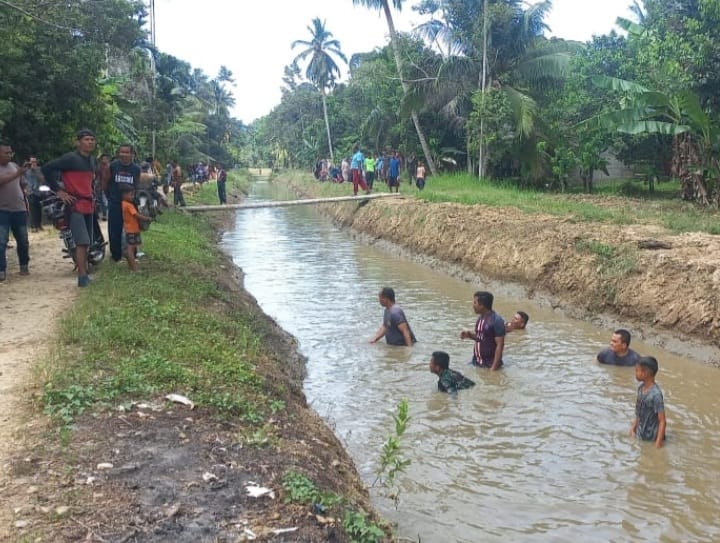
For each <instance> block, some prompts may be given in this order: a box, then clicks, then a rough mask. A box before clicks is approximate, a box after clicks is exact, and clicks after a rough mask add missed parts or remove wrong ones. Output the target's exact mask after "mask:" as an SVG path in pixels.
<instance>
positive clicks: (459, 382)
mask: <svg viewBox="0 0 720 543" xmlns="http://www.w3.org/2000/svg"><path fill="white" fill-rule="evenodd" d="M430 372H431V373H434V374H435V375H437V376H438V377H439V379H438V390H439V391H440V392H450V393H455V392H457V391H458V390H461V389H463V388H470V387H473V386H475V383H474V382H473V381H471V380H470V379H468V378H467V377H465V376H464V375H463V374H462V373H460V372H459V371H455V370H451V369H450V355H449V354H447V353H446V352H444V351H435V352H434V353H433V354H432V356H431V357H430Z"/></svg>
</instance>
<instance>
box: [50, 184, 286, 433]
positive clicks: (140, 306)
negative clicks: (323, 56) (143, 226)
mask: <svg viewBox="0 0 720 543" xmlns="http://www.w3.org/2000/svg"><path fill="white" fill-rule="evenodd" d="M243 182H246V180H245V179H244V178H239V177H238V176H235V177H234V178H233V180H231V181H230V182H229V183H231V189H232V188H240V186H241V183H243ZM214 187H215V185H214V184H212V185H210V184H207V185H206V186H205V187H203V189H202V191H201V192H199V193H198V194H197V195H196V196H193V197H192V199H197V200H200V201H207V200H209V196H210V195H211V191H212V190H213V189H214ZM189 198H190V195H189ZM213 237H214V232H213V230H212V228H211V225H210V223H209V222H208V221H207V220H206V219H205V218H204V217H197V216H193V215H186V214H183V213H176V212H174V211H170V212H166V213H165V214H163V215H162V216H161V217H160V219H159V220H158V221H157V222H155V223H154V224H153V225H152V226H151V228H150V230H149V231H148V232H146V233H145V234H143V241H144V245H143V250H144V251H145V252H146V253H147V254H148V255H149V257H148V259H147V260H145V261H143V262H141V266H140V271H139V272H138V273H137V274H132V273H130V272H129V270H128V268H127V266H126V265H125V264H124V262H121V263H119V264H115V263H113V262H111V261H109V262H107V263H105V265H104V266H103V268H102V271H101V274H100V276H99V277H98V278H97V279H96V280H95V281H94V283H93V285H92V288H90V289H87V291H84V292H83V295H82V296H80V298H79V300H78V302H77V303H76V304H75V305H74V306H73V307H72V308H71V309H70V310H69V311H68V313H67V315H66V316H65V317H64V318H63V319H62V321H61V323H60V327H59V338H60V345H59V349H58V356H57V357H56V359H55V360H54V361H53V364H52V365H51V366H49V367H48V368H47V369H46V370H45V372H46V378H45V380H46V385H45V388H44V394H43V404H44V406H45V410H46V411H47V412H48V413H49V414H50V415H57V416H60V417H61V418H62V419H63V420H64V421H66V422H67V421H69V420H71V419H72V417H73V416H74V415H77V414H79V413H82V412H83V411H85V410H86V409H88V408H90V407H97V406H107V405H113V404H115V403H118V402H124V401H130V400H133V399H138V398H143V397H147V395H150V394H160V393H170V392H181V393H183V394H187V395H189V396H191V397H192V398H193V401H195V402H196V403H197V404H198V405H204V406H212V407H214V408H216V409H217V410H218V412H219V413H225V414H228V415H233V416H241V417H243V418H245V419H247V420H248V421H252V422H258V421H260V420H262V419H263V417H264V416H266V415H267V414H268V413H270V411H271V409H272V405H271V400H270V399H268V398H266V397H265V396H264V394H263V392H262V387H261V384H262V383H261V380H260V379H259V378H258V376H257V375H256V373H255V371H254V368H255V366H256V364H257V362H258V358H259V357H260V356H261V353H260V350H259V345H260V340H259V337H258V333H257V332H256V331H255V330H254V329H253V322H252V319H251V318H249V317H248V315H244V314H242V313H241V312H238V311H233V312H229V313H228V312H225V311H219V310H217V307H218V303H219V302H222V301H223V300H225V299H226V297H227V293H226V292H224V291H223V290H221V287H220V285H219V284H218V282H217V277H216V273H214V272H216V271H217V270H220V269H223V268H226V263H225V262H224V261H223V257H222V255H221V254H220V253H219V251H218V250H217V249H216V248H214V247H212V246H211V244H210V240H212V239H213ZM226 273H228V274H231V273H232V271H231V270H226Z"/></svg>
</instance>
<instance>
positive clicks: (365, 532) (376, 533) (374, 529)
mask: <svg viewBox="0 0 720 543" xmlns="http://www.w3.org/2000/svg"><path fill="white" fill-rule="evenodd" d="M342 526H343V530H345V533H346V534H348V535H349V536H350V539H351V541H352V542H353V543H379V542H380V541H382V540H383V539H384V537H385V531H384V530H383V529H382V528H380V526H378V525H377V524H375V523H374V522H372V521H371V520H370V518H369V517H368V516H367V515H365V514H363V513H359V512H357V511H346V512H345V515H344V516H343V522H342Z"/></svg>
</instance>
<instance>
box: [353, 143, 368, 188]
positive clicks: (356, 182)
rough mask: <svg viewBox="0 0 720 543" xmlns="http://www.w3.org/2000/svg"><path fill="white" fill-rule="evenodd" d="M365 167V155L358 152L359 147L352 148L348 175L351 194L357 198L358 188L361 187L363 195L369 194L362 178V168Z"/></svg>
mask: <svg viewBox="0 0 720 543" xmlns="http://www.w3.org/2000/svg"><path fill="white" fill-rule="evenodd" d="M364 167H365V155H363V153H362V151H361V150H360V146H359V145H355V147H353V156H352V160H351V161H350V173H351V174H352V184H353V194H354V195H355V196H357V193H358V186H359V187H361V188H362V189H363V190H364V191H365V194H370V189H368V186H367V183H365V177H364V176H363V168H364Z"/></svg>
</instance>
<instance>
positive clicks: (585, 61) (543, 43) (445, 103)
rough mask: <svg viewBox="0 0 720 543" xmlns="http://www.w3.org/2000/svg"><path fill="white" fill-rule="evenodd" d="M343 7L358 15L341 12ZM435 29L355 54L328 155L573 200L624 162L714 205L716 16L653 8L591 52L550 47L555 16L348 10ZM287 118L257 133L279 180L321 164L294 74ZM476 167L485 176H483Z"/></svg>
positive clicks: (703, 6) (657, 0)
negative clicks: (425, 168)
mask: <svg viewBox="0 0 720 543" xmlns="http://www.w3.org/2000/svg"><path fill="white" fill-rule="evenodd" d="M347 1H348V3H350V2H351V0H347ZM352 3H354V4H362V5H365V6H367V7H374V8H378V9H381V11H385V10H390V11H392V9H393V7H394V8H399V7H400V6H403V7H404V8H407V7H411V8H412V9H414V10H416V11H418V12H419V13H420V14H423V15H425V16H428V17H430V19H429V21H427V22H425V23H423V24H422V25H421V26H420V27H418V28H417V29H416V30H415V31H414V32H412V33H410V34H396V35H395V37H396V39H395V40H394V44H395V45H397V46H398V47H399V49H400V53H401V57H402V65H401V72H400V73H401V76H398V64H397V62H396V59H395V55H394V50H393V47H392V45H393V44H391V43H388V44H387V45H386V46H385V47H384V48H382V49H376V50H374V51H372V52H362V53H358V52H355V54H353V55H352V56H351V61H350V77H349V79H348V81H347V82H346V83H342V84H337V85H336V86H335V88H334V89H333V91H332V92H331V93H330V94H329V95H328V96H327V109H328V111H329V123H330V131H331V132H332V134H333V148H334V150H335V151H336V152H337V153H339V154H340V155H341V156H346V155H347V154H348V153H349V152H350V149H351V147H352V145H353V144H354V143H355V142H360V144H361V147H362V148H363V149H365V150H366V151H370V152H382V151H383V150H385V149H399V150H400V151H401V152H402V153H403V154H404V155H405V156H407V155H409V154H410V153H411V152H412V153H416V154H417V155H418V156H422V155H423V149H422V145H421V142H420V139H419V134H420V132H418V131H415V130H413V124H414V119H413V113H416V114H417V115H418V119H419V124H420V125H421V126H422V132H424V135H425V137H426V138H427V142H428V146H429V150H430V154H431V155H432V157H433V158H434V159H435V160H436V162H437V163H438V164H439V165H441V166H444V168H445V169H451V170H452V169H459V170H466V171H468V172H470V173H475V174H477V173H478V171H484V172H485V177H488V178H495V179H505V180H511V181H512V182H513V183H514V184H515V185H517V186H518V187H528V186H531V187H538V188H543V189H547V188H550V189H556V190H562V191H564V190H567V189H568V187H569V185H571V184H578V183H580V182H581V183H582V186H583V187H584V189H585V190H586V191H588V192H592V191H593V190H594V189H596V188H597V187H596V183H595V181H596V179H597V177H598V176H603V175H604V174H603V172H606V171H607V167H608V163H609V161H610V160H611V159H612V158H613V157H616V158H618V159H619V160H621V161H622V162H624V163H625V165H626V166H628V167H629V168H630V171H631V172H632V173H631V174H630V175H634V176H636V177H637V178H638V179H643V180H644V181H645V183H646V184H647V186H648V189H649V190H651V191H652V190H653V189H654V188H655V187H656V184H657V182H658V181H659V180H663V179H668V178H672V179H676V180H678V181H680V183H679V184H676V185H675V187H676V189H679V190H678V192H677V194H679V195H681V196H682V198H683V199H685V200H691V201H694V202H699V203H702V204H706V203H713V204H716V205H717V204H718V203H720V187H719V186H718V185H719V184H718V182H717V181H718V178H719V176H720V166H719V164H718V160H717V159H716V158H715V157H716V155H717V152H718V149H719V148H720V139H719V136H718V134H720V129H719V125H720V123H719V120H720V115H719V114H720V111H719V109H718V108H719V107H720V91H719V90H718V89H720V76H719V75H718V73H720V70H719V68H720V45H718V43H720V42H717V40H715V39H714V32H715V31H716V29H717V28H718V27H720V0H676V1H673V2H669V1H667V0H645V1H644V2H641V3H635V4H634V12H635V18H634V19H635V20H633V21H628V20H624V19H618V27H619V33H615V32H612V33H610V34H609V35H604V36H595V37H593V39H592V40H590V41H588V42H587V43H574V42H567V41H564V40H561V39H548V38H546V37H545V33H546V30H547V28H546V25H545V18H546V16H547V13H548V12H549V10H550V8H551V6H552V1H551V0H545V1H540V2H535V3H533V4H528V3H526V2H522V1H519V0H417V1H416V2H414V3H413V5H410V2H387V1H382V0H378V1H374V0H372V1H371V0H368V1H364V0H352ZM285 75H286V78H285V83H286V86H285V88H284V92H283V98H282V102H281V103H280V104H279V105H278V106H277V107H276V108H275V109H274V110H273V111H272V112H271V113H270V114H269V115H267V116H266V117H265V118H263V119H260V120H259V121H258V122H257V125H256V127H255V128H256V132H255V134H256V139H255V143H256V147H255V151H254V152H255V155H256V156H262V157H264V159H265V160H268V161H272V162H274V163H275V164H276V165H278V166H284V167H303V168H305V167H309V165H310V163H311V162H312V161H313V160H314V159H315V157H317V156H325V155H326V154H327V153H326V151H324V150H323V143H324V137H323V136H324V135H323V134H322V129H323V123H322V107H321V100H320V96H319V95H318V94H317V93H312V92H310V90H309V89H308V88H307V84H306V83H304V82H303V79H302V77H301V75H300V72H299V70H293V69H292V68H291V67H288V68H287V69H286V73H285ZM480 162H482V168H481V166H480Z"/></svg>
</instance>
